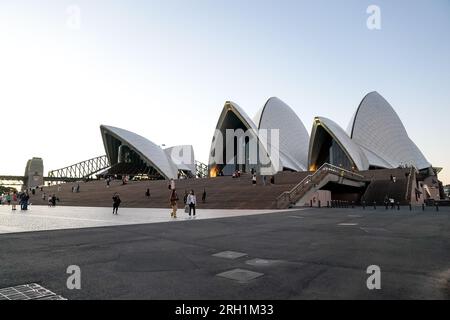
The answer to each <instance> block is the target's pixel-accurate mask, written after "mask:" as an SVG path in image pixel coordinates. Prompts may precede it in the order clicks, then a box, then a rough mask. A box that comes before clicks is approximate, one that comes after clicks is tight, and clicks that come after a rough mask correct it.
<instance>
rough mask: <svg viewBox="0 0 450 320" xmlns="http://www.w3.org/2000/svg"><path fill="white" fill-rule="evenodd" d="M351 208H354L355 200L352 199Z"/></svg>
mask: <svg viewBox="0 0 450 320" xmlns="http://www.w3.org/2000/svg"><path fill="white" fill-rule="evenodd" d="M352 209H355V201H352Z"/></svg>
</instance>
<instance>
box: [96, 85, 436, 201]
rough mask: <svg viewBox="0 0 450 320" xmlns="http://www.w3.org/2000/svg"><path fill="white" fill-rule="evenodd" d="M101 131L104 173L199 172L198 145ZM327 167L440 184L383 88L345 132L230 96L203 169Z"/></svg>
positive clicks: (212, 172)
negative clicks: (244, 104)
mask: <svg viewBox="0 0 450 320" xmlns="http://www.w3.org/2000/svg"><path fill="white" fill-rule="evenodd" d="M100 129H101V134H102V139H103V143H104V147H105V151H106V155H107V157H108V159H109V162H110V165H111V168H110V169H109V170H108V171H107V172H106V174H116V175H117V174H128V175H137V174H139V175H146V176H147V177H148V178H149V179H177V178H181V177H183V178H191V177H199V175H198V174H197V172H196V170H197V169H196V161H195V157H194V150H193V147H192V146H177V147H172V148H162V147H161V146H159V145H158V144H156V143H154V142H152V141H150V140H148V139H146V138H144V137H142V136H140V135H138V134H136V133H133V132H130V131H127V130H124V129H120V128H116V127H111V126H105V125H102V126H101V128H100ZM325 164H326V165H331V166H334V167H336V168H341V169H342V170H346V171H348V172H355V173H357V172H360V173H362V172H375V171H377V170H378V171H377V172H381V170H382V169H384V170H386V169H396V168H414V171H415V176H417V177H420V181H421V182H420V183H419V182H417V183H416V184H415V192H416V194H421V193H424V192H428V193H430V191H429V190H430V189H434V190H438V189H439V186H438V184H439V182H438V180H437V173H438V172H439V168H434V167H433V166H432V165H431V164H430V163H429V162H428V160H427V159H426V157H425V156H424V155H423V153H422V152H421V151H420V149H419V148H418V147H417V146H416V144H415V143H414V142H413V141H412V140H411V139H410V138H409V136H408V133H407V131H406V129H405V127H404V125H403V123H402V121H401V120H400V118H399V116H398V115H397V113H396V112H395V111H394V109H393V108H392V106H391V105H390V104H389V103H388V102H387V101H386V100H385V99H384V98H383V97H382V96H381V95H380V94H379V93H377V92H371V93H369V94H367V95H366V96H365V97H364V98H363V99H362V101H361V103H360V104H359V106H358V107H357V108H356V111H355V113H354V115H353V117H352V118H351V120H350V123H349V125H348V128H347V129H346V130H344V129H343V128H342V127H340V126H339V125H338V124H337V123H336V122H334V121H333V120H332V119H328V118H325V117H316V118H315V119H314V120H313V123H312V129H311V131H310V132H309V131H308V130H307V128H306V127H305V125H304V123H303V122H302V120H301V115H297V114H296V113H295V112H294V111H293V110H292V109H291V108H290V107H289V106H288V105H287V104H286V103H284V102H283V101H281V100H280V99H278V98H275V97H273V98H270V99H269V100H268V101H267V102H266V103H265V105H264V106H263V107H262V108H261V109H260V110H259V111H258V112H257V114H256V115H255V117H254V118H251V117H249V116H248V115H247V114H246V112H245V111H244V110H243V109H242V108H241V107H240V106H239V105H237V104H236V103H234V102H231V101H227V102H226V103H225V105H224V107H223V109H222V111H221V113H220V116H219V119H218V121H217V125H216V130H215V133H214V135H213V138H212V143H211V149H210V154H209V161H208V164H207V171H206V170H205V172H207V175H208V176H209V177H211V178H213V177H216V176H219V175H220V176H222V175H223V176H230V175H232V174H233V173H234V172H236V171H238V170H239V171H241V172H243V173H246V172H247V173H248V172H256V173H257V174H261V175H276V174H277V173H280V172H312V173H314V172H316V171H317V170H318V169H319V168H321V166H323V165H325ZM366 176H367V174H366ZM372 176H373V175H372ZM391 176H392V174H391ZM428 187H430V188H428Z"/></svg>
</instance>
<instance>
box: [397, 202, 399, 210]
mask: <svg viewBox="0 0 450 320" xmlns="http://www.w3.org/2000/svg"><path fill="white" fill-rule="evenodd" d="M397 210H400V202H397Z"/></svg>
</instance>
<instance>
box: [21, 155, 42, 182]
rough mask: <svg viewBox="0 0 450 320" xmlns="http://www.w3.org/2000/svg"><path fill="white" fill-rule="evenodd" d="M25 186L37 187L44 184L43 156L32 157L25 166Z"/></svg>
mask: <svg viewBox="0 0 450 320" xmlns="http://www.w3.org/2000/svg"><path fill="white" fill-rule="evenodd" d="M24 176H25V181H24V183H25V186H26V187H27V188H35V187H38V186H42V185H44V161H43V160H42V158H32V159H30V160H28V161H27V165H26V167H25V174H24Z"/></svg>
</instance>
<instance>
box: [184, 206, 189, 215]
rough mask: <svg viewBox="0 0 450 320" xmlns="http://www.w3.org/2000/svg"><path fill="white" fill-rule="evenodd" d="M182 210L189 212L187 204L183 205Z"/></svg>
mask: <svg viewBox="0 0 450 320" xmlns="http://www.w3.org/2000/svg"><path fill="white" fill-rule="evenodd" d="M184 212H185V213H189V206H188V205H185V206H184Z"/></svg>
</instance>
